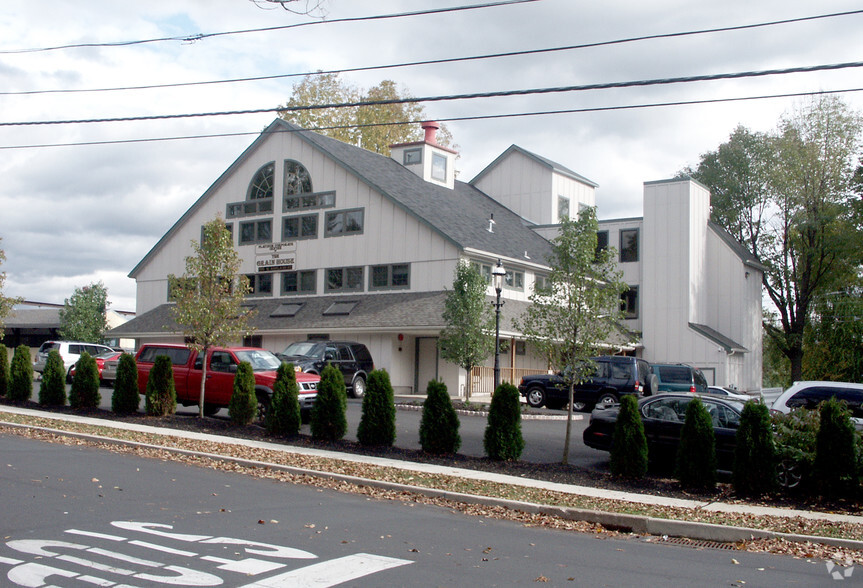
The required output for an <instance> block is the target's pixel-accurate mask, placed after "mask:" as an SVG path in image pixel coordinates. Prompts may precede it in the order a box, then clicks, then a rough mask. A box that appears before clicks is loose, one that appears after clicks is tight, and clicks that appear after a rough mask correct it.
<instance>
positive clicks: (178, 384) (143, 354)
mask: <svg viewBox="0 0 863 588" xmlns="http://www.w3.org/2000/svg"><path fill="white" fill-rule="evenodd" d="M160 355H167V356H168V358H169V359H170V360H171V363H172V364H173V368H174V386H175V388H176V390H177V403H179V404H182V405H183V406H197V405H198V401H199V399H200V396H201V374H202V373H203V370H202V366H201V355H200V354H199V353H198V352H197V351H193V350H191V349H189V348H188V347H186V346H185V345H175V344H169V343H146V344H144V345H142V346H141V348H140V349H139V350H138V353H137V355H136V356H135V360H136V361H137V363H138V390H139V392H140V393H141V394H145V393H146V391H147V380H148V379H149V377H150V370H151V369H153V364H154V363H155V361H156V357H158V356H160ZM241 361H247V362H249V363H250V364H251V365H252V371H254V373H255V393H256V394H257V396H258V407H259V412H260V414H259V416H260V417H263V415H264V414H265V413H266V410H267V408H269V406H270V398H271V397H272V395H273V384H275V381H276V370H277V369H278V368H279V365H280V364H281V360H279V358H278V357H276V356H275V355H274V354H273V353H271V352H270V351H267V350H266V349H259V348H256V347H211V348H210V349H208V350H207V384H206V389H205V391H204V414H206V415H213V414H215V413H216V412H218V410H219V409H220V408H227V406H228V403H229V402H230V400H231V395H232V394H233V392H234V376H235V374H236V373H237V366H238V365H239V364H240V362H241ZM296 375H297V384H298V385H299V398H300V410H301V411H302V412H303V413H305V414H304V415H303V416H307V415H308V412H309V411H311V408H312V405H313V404H314V402H315V398H316V397H317V395H318V392H317V389H318V382H320V380H321V378H320V376H316V375H315V374H306V373H303V372H297V374H296Z"/></svg>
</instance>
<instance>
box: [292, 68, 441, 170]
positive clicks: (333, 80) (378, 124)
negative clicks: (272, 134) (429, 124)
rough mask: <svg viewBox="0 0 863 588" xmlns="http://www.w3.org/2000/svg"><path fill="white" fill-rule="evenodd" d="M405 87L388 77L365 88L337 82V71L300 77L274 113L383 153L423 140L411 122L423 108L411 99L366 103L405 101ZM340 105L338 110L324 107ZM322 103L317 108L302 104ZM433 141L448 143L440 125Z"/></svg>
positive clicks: (420, 117)
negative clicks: (392, 146)
mask: <svg viewBox="0 0 863 588" xmlns="http://www.w3.org/2000/svg"><path fill="white" fill-rule="evenodd" d="M410 98H411V96H410V93H409V92H408V91H407V90H399V88H398V86H397V85H396V83H395V82H393V81H392V80H384V81H382V82H381V83H380V84H378V85H377V86H374V87H372V88H370V89H369V90H368V91H363V90H362V89H359V88H356V87H354V86H351V85H349V84H347V83H345V82H343V81H342V80H341V79H340V78H339V74H337V73H320V72H319V73H317V74H312V75H307V76H305V77H304V78H303V79H302V80H301V81H299V82H297V83H296V84H294V88H293V93H292V94H291V98H290V99H289V100H288V102H287V103H286V104H285V105H284V106H283V108H284V110H283V111H281V112H280V113H279V116H281V117H282V118H283V119H285V120H288V121H290V122H293V123H295V124H297V125H299V126H301V127H303V128H305V129H310V130H314V131H317V132H319V133H321V134H322V135H327V136H328V137H332V138H334V139H338V140H339V141H344V142H345V143H349V144H351V145H357V146H359V147H362V148H364V149H368V150H370V151H374V152H376V153H381V154H383V155H389V153H390V145H394V144H397V143H411V142H414V141H421V140H422V139H423V131H422V130H421V129H420V128H419V125H417V124H405V123H409V122H414V123H416V122H420V121H423V120H425V119H426V118H427V117H426V115H425V109H424V108H423V106H422V105H421V104H419V103H417V102H401V103H396V104H392V103H390V104H366V105H360V103H365V102H386V101H400V100H407V99H410ZM336 104H341V105H346V104H351V105H353V106H340V107H338V108H336V107H332V106H329V107H327V105H336ZM309 106H322V107H323V108H307V107H309ZM437 142H438V144H440V145H443V146H449V145H451V144H452V135H451V134H450V132H449V130H448V129H447V128H446V127H445V126H444V125H441V128H440V130H439V131H438V137H437Z"/></svg>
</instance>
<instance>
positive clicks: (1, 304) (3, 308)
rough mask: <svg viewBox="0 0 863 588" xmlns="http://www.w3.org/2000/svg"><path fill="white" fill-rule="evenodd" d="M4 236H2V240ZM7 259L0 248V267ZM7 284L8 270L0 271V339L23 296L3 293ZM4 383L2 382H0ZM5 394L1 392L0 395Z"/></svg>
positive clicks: (0, 389) (0, 390)
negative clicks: (9, 296) (13, 310)
mask: <svg viewBox="0 0 863 588" xmlns="http://www.w3.org/2000/svg"><path fill="white" fill-rule="evenodd" d="M2 240H3V238H2V237H0V241H2ZM5 261H6V253H5V252H4V251H3V250H2V249H0V267H2V266H3V263H4V262H5ZM5 285H6V272H0V341H2V340H3V335H4V334H5V332H6V329H5V328H4V324H5V323H4V321H5V319H6V317H7V316H9V313H11V312H12V308H13V307H14V306H15V305H16V304H19V303H20V302H21V298H7V297H6V296H4V295H3V286H5ZM0 385H2V384H0ZM0 392H2V388H0ZM2 395H3V394H2V393H0V396H2Z"/></svg>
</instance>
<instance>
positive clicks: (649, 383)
mask: <svg viewBox="0 0 863 588" xmlns="http://www.w3.org/2000/svg"><path fill="white" fill-rule="evenodd" d="M593 361H594V362H595V363H596V373H595V374H594V375H593V376H592V377H591V378H590V379H589V380H586V381H584V382H582V383H581V384H578V385H576V386H575V390H574V391H573V405H572V408H573V410H580V411H590V410H592V409H593V408H594V407H595V406H597V405H599V406H608V405H611V404H615V403H617V402H619V401H620V397H621V396H622V395H624V394H635V395H637V396H642V395H643V396H650V395H651V394H653V392H654V391H655V389H656V376H655V375H653V374H652V373H651V371H650V364H649V363H647V362H646V361H644V360H643V359H639V358H637V357H627V356H620V355H603V356H601V357H594V358H593ZM518 391H519V392H520V393H521V395H522V396H524V397H525V400H527V404H528V405H529V406H531V407H533V408H539V407H541V406H547V407H548V408H553V409H554V408H563V407H564V406H566V403H567V402H568V400H569V390H568V388H567V386H566V383H565V382H564V380H563V378H562V377H561V376H560V374H551V375H549V374H537V375H532V376H524V377H523V378H522V379H521V383H520V384H519V385H518Z"/></svg>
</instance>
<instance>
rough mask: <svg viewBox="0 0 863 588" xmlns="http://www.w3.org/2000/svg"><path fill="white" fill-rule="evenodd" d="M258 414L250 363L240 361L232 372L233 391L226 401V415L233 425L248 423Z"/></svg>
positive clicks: (253, 377) (253, 373)
mask: <svg viewBox="0 0 863 588" xmlns="http://www.w3.org/2000/svg"><path fill="white" fill-rule="evenodd" d="M257 415H258V397H257V396H256V395H255V372H254V371H252V364H251V363H249V362H248V361H241V362H240V365H238V366H237V373H236V374H234V391H233V393H232V394H231V400H230V401H229V402H228V416H229V417H231V422H232V423H234V424H235V425H241V426H242V425H248V424H249V423H251V422H252V421H254V420H255V417H256V416H257Z"/></svg>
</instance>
